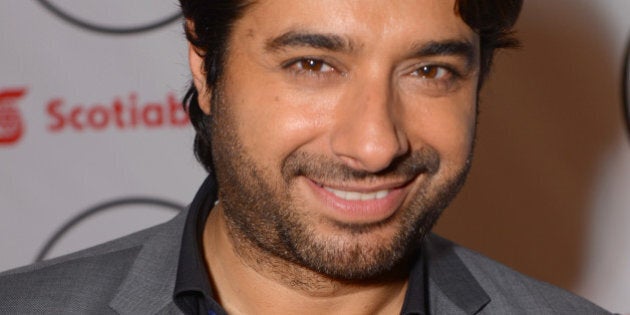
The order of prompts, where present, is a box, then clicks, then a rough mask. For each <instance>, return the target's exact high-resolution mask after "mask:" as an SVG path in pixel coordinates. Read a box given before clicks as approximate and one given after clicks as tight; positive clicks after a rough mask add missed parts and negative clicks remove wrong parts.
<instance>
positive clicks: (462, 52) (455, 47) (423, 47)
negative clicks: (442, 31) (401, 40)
mask: <svg viewBox="0 0 630 315" xmlns="http://www.w3.org/2000/svg"><path fill="white" fill-rule="evenodd" d="M413 47H414V49H412V54H411V56H414V57H431V56H460V57H462V58H464V60H465V61H466V64H467V65H468V66H471V65H473V64H474V63H475V60H476V57H477V49H476V47H475V45H473V44H472V43H471V42H469V41H466V40H445V41H430V42H427V43H422V44H419V45H414V46H413Z"/></svg>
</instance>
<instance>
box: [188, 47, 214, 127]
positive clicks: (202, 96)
mask: <svg viewBox="0 0 630 315" xmlns="http://www.w3.org/2000/svg"><path fill="white" fill-rule="evenodd" d="M202 56H203V55H202V54H201V53H199V52H198V51H197V49H196V48H195V46H193V45H192V44H190V43H189V44H188V64H189V66H190V71H191V72H192V76H193V84H194V85H195V88H196V89H197V92H198V96H197V101H198V102H199V108H201V110H202V111H203V112H204V113H205V114H206V115H210V97H211V96H212V91H211V89H210V88H208V86H207V85H206V72H205V71H204V69H203V57H202Z"/></svg>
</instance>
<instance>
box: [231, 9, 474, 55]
mask: <svg viewBox="0 0 630 315" xmlns="http://www.w3.org/2000/svg"><path fill="white" fill-rule="evenodd" d="M239 31H240V34H238V33H239ZM289 31H309V32H320V33H330V34H339V35H342V36H344V37H346V38H348V39H349V40H351V41H352V42H354V43H356V44H359V45H365V44H379V43H380V44H383V43H384V41H385V42H386V41H399V42H400V41H405V40H412V41H434V40H449V39H459V40H466V41H470V42H473V41H474V38H475V36H476V35H475V34H474V32H473V31H472V30H471V29H470V28H469V27H468V26H467V25H466V24H465V23H464V22H463V20H462V19H461V18H460V17H459V15H458V14H457V13H456V10H455V0H316V1H313V0H258V1H255V2H254V3H253V4H252V5H251V6H250V7H249V8H248V9H247V11H246V12H245V14H244V15H243V16H242V18H241V19H240V20H238V21H237V22H236V25H235V28H234V33H235V34H234V35H236V36H237V37H238V36H239V35H240V36H250V37H254V36H277V35H278V34H281V33H286V32H289Z"/></svg>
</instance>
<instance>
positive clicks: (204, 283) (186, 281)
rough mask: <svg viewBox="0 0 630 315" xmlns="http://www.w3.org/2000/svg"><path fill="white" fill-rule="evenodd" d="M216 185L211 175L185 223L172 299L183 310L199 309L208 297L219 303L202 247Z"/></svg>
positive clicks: (200, 191) (192, 205)
mask: <svg viewBox="0 0 630 315" xmlns="http://www.w3.org/2000/svg"><path fill="white" fill-rule="evenodd" d="M216 186H217V185H216V182H215V179H214V177H213V176H212V175H210V176H208V177H207V178H206V180H205V181H204V183H203V184H202V185H201V188H200V189H199V191H198V192H197V194H196V195H195V198H194V199H193V201H192V203H191V204H190V207H189V208H190V210H189V213H188V217H187V218H186V223H185V225H184V232H183V235H182V245H181V249H180V253H179V264H178V266H177V279H176V281H175V289H174V291H173V300H174V301H175V303H176V304H177V305H178V306H179V308H180V309H182V310H190V309H198V308H199V307H198V306H197V304H198V303H204V302H205V301H209V302H210V303H211V304H215V305H214V306H215V307H216V306H218V304H217V303H216V302H214V299H213V298H212V297H213V292H212V287H211V285H210V281H209V279H210V277H209V273H208V271H207V269H206V265H205V259H204V258H203V248H202V236H203V230H204V225H205V222H206V219H207V218H208V215H209V214H210V210H211V209H212V207H213V206H214V203H215V201H216V200H217V188H216ZM219 309H220V308H219Z"/></svg>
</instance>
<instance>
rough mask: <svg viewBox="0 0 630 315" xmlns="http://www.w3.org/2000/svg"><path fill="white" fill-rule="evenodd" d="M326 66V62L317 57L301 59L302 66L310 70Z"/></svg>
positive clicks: (317, 69) (319, 69) (318, 69)
mask: <svg viewBox="0 0 630 315" xmlns="http://www.w3.org/2000/svg"><path fill="white" fill-rule="evenodd" d="M323 66H324V62H323V61H321V60H315V59H306V60H302V61H300V68H302V69H303V70H308V71H321V70H322V67H323Z"/></svg>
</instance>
